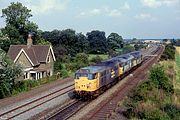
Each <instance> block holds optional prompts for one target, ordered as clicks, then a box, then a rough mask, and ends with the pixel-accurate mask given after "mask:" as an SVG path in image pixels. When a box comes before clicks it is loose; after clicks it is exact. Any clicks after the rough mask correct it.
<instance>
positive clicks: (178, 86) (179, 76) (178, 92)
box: [173, 52, 180, 104]
mask: <svg viewBox="0 0 180 120" xmlns="http://www.w3.org/2000/svg"><path fill="white" fill-rule="evenodd" d="M175 65H176V66H175V67H176V79H175V80H174V82H173V84H174V89H175V102H176V104H180V54H179V53H178V52H176V54H175Z"/></svg>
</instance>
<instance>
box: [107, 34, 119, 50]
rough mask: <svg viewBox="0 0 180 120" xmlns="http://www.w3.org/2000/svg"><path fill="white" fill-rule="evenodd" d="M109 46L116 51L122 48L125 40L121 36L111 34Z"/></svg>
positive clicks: (108, 39)
mask: <svg viewBox="0 0 180 120" xmlns="http://www.w3.org/2000/svg"><path fill="white" fill-rule="evenodd" d="M107 41H108V45H109V48H110V49H112V50H114V51H115V49H118V48H121V44H123V38H122V37H121V36H119V35H118V34H117V33H111V34H110V35H109V36H108V38H107Z"/></svg>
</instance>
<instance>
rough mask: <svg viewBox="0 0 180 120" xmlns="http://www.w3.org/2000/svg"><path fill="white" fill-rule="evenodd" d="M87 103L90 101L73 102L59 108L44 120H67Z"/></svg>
mask: <svg viewBox="0 0 180 120" xmlns="http://www.w3.org/2000/svg"><path fill="white" fill-rule="evenodd" d="M89 103H90V101H80V100H73V102H71V103H68V104H67V105H66V106H64V107H61V108H60V110H59V111H57V112H55V113H54V114H53V115H51V116H49V117H48V118H46V120H67V119H68V118H70V117H71V116H73V115H74V114H76V113H77V112H78V111H79V110H80V109H81V108H83V107H84V106H86V105H87V104H89Z"/></svg>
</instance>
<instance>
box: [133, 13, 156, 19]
mask: <svg viewBox="0 0 180 120" xmlns="http://www.w3.org/2000/svg"><path fill="white" fill-rule="evenodd" d="M135 18H136V19H139V20H150V21H156V20H157V18H155V17H153V16H152V15H150V14H147V13H141V14H139V15H136V16H135Z"/></svg>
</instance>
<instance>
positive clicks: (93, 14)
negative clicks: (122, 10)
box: [89, 9, 101, 16]
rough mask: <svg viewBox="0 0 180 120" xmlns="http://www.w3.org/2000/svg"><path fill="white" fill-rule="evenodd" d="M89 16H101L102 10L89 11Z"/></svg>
mask: <svg viewBox="0 0 180 120" xmlns="http://www.w3.org/2000/svg"><path fill="white" fill-rule="evenodd" d="M89 14H90V15H92V16H96V15H100V14H101V10H100V9H93V10H91V11H89Z"/></svg>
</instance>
